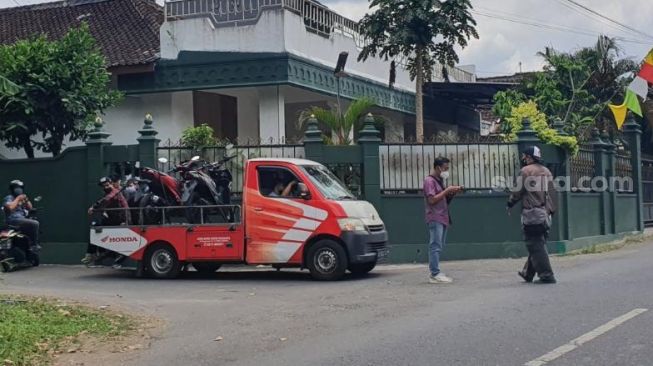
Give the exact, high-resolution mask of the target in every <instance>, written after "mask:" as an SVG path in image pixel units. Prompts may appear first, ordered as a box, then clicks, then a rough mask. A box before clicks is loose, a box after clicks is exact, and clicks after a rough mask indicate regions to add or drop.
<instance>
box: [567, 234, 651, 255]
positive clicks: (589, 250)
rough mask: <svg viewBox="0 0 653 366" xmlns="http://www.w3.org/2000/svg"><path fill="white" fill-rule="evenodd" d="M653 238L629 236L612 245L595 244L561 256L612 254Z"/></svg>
mask: <svg viewBox="0 0 653 366" xmlns="http://www.w3.org/2000/svg"><path fill="white" fill-rule="evenodd" d="M651 238H652V237H651V236H648V235H643V234H641V235H633V236H628V237H626V238H624V239H621V240H618V241H614V242H611V243H603V244H595V245H590V246H588V247H585V248H581V249H578V250H573V251H571V252H568V253H564V254H562V255H561V256H563V257H567V256H574V255H583V254H600V253H607V252H612V251H615V250H619V249H621V248H624V247H626V246H628V245H630V244H636V243H643V242H645V241H647V240H650V239H651Z"/></svg>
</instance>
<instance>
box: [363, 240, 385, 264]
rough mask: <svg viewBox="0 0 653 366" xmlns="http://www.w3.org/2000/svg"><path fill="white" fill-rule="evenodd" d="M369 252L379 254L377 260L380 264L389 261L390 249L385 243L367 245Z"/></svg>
mask: <svg viewBox="0 0 653 366" xmlns="http://www.w3.org/2000/svg"><path fill="white" fill-rule="evenodd" d="M367 252H368V253H371V252H376V254H377V260H378V261H379V262H384V261H385V260H386V259H387V256H388V249H387V246H386V244H385V242H383V243H367Z"/></svg>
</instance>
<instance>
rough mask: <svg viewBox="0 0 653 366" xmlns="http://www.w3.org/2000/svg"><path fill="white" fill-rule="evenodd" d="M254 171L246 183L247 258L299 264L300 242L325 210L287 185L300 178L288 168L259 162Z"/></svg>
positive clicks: (251, 262)
mask: <svg viewBox="0 0 653 366" xmlns="http://www.w3.org/2000/svg"><path fill="white" fill-rule="evenodd" d="M255 173H256V177H252V176H248V179H249V182H248V184H247V187H246V195H247V197H246V205H245V210H246V217H247V225H246V236H247V238H248V242H247V253H246V256H247V258H246V260H247V262H248V263H250V264H271V263H288V264H300V263H301V262H302V251H301V248H302V245H303V244H304V243H305V242H306V240H307V239H308V238H310V237H311V235H313V233H314V232H315V230H316V229H317V228H318V226H320V224H321V223H322V221H324V219H326V217H327V211H325V210H322V209H319V208H315V207H312V206H310V205H309V204H308V201H306V200H304V199H302V198H300V197H299V190H298V189H287V188H288V185H289V184H295V185H296V184H297V183H299V182H301V179H300V178H299V177H298V175H297V174H295V173H294V172H293V171H292V170H291V169H289V168H287V167H282V166H267V165H266V166H262V165H259V166H257V167H256V172H255ZM248 174H252V172H251V170H250V171H249V172H248ZM253 181H255V182H253ZM292 182H295V183H292ZM284 191H286V192H284Z"/></svg>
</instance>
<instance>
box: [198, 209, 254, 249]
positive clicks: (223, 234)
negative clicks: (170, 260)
mask: <svg viewBox="0 0 653 366" xmlns="http://www.w3.org/2000/svg"><path fill="white" fill-rule="evenodd" d="M237 211H238V212H239V211H240V210H237ZM207 216H208V218H209V222H205V223H204V224H203V225H191V226H188V229H187V231H186V253H187V256H188V259H190V260H193V259H201V260H216V261H242V260H243V246H244V241H245V237H244V232H243V226H242V225H241V224H240V218H239V217H237V222H236V223H233V224H231V223H229V224H225V223H213V222H211V221H210V220H211V219H210V218H211V217H215V216H217V215H213V216H211V215H207ZM238 216H239V214H238ZM216 221H219V220H218V219H216Z"/></svg>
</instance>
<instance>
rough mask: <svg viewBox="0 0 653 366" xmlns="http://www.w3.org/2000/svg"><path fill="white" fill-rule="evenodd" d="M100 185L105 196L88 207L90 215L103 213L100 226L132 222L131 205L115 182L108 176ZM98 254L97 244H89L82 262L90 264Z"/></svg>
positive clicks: (102, 179) (99, 219)
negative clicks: (115, 185)
mask: <svg viewBox="0 0 653 366" xmlns="http://www.w3.org/2000/svg"><path fill="white" fill-rule="evenodd" d="M98 185H99V186H100V187H102V190H103V191H104V197H102V198H101V199H99V200H98V201H96V202H95V203H94V204H93V206H91V207H90V208H89V209H88V215H89V216H92V215H93V214H99V215H101V217H100V218H98V220H97V221H99V226H120V225H129V224H130V223H131V220H130V216H131V215H130V212H129V210H128V208H129V205H128V204H127V200H126V199H125V197H124V196H123V195H122V192H121V191H120V190H119V189H116V188H115V187H114V185H113V182H112V181H111V179H110V178H108V177H103V178H101V179H100V181H99V182H98ZM107 209H108V210H107ZM118 209H122V210H118ZM94 221H95V220H94ZM98 254H99V248H98V247H97V246H95V245H92V244H89V245H88V247H87V250H86V256H85V257H84V258H83V259H82V263H84V264H90V263H91V262H94V261H96V260H97V259H98Z"/></svg>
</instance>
